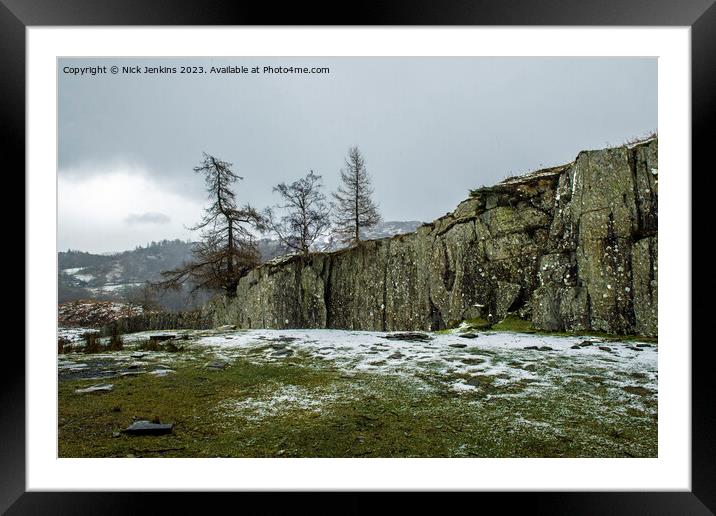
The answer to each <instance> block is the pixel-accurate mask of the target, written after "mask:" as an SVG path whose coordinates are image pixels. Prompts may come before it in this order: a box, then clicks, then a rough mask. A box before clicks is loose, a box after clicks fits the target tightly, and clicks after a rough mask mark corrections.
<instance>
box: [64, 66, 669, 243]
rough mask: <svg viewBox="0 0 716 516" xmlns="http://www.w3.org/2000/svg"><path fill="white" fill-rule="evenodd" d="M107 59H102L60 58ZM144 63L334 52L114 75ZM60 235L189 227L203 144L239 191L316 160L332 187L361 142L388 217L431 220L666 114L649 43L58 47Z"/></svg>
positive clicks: (265, 197)
mask: <svg viewBox="0 0 716 516" xmlns="http://www.w3.org/2000/svg"><path fill="white" fill-rule="evenodd" d="M97 65H101V66H107V71H108V73H106V74H97V75H94V76H92V75H83V76H80V75H72V74H69V73H64V72H63V69H64V68H65V67H67V66H71V67H87V66H97ZM113 65H116V66H119V67H120V68H121V67H122V66H130V65H135V66H136V65H139V66H141V67H144V66H173V67H176V68H177V69H178V70H177V71H179V67H181V66H187V65H193V66H204V68H205V70H206V71H207V72H208V69H209V67H211V66H217V67H219V66H228V65H231V66H237V65H239V66H240V65H244V66H246V67H248V68H251V67H253V66H259V67H261V68H263V66H279V65H280V66H291V65H293V66H306V67H316V66H319V67H329V68H330V73H328V74H305V75H296V74H269V73H257V74H251V73H249V74H235V73H234V74H212V73H203V74H179V73H177V74H144V73H143V74H122V73H118V74H111V73H109V70H110V67H111V66H113ZM58 66H59V70H58V80H59V114H58V115H59V156H58V219H59V220H58V226H59V228H58V229H59V233H58V247H59V250H66V249H68V248H71V249H80V250H84V251H91V252H111V251H121V250H125V249H132V248H134V247H135V246H137V245H145V244H146V243H148V242H149V241H151V240H161V239H164V238H168V239H173V238H182V239H187V238H195V237H196V235H192V234H191V233H190V232H189V231H187V230H186V229H185V226H191V225H193V224H194V223H196V222H197V221H198V220H200V218H201V216H202V213H203V212H202V210H203V206H204V205H205V204H206V202H207V201H206V192H205V190H204V182H203V179H202V177H200V176H198V175H196V174H194V172H193V171H192V168H193V167H194V166H196V165H197V164H198V163H199V162H200V160H201V157H202V154H201V153H202V151H204V152H207V153H210V154H213V155H215V156H217V157H219V158H221V159H224V160H226V161H230V162H233V163H234V170H235V171H236V172H237V173H238V174H239V175H241V176H243V177H244V180H243V181H241V182H240V184H239V185H238V186H237V188H236V190H237V194H238V199H239V201H240V202H245V201H248V202H250V203H251V204H252V205H254V206H255V207H257V208H263V207H265V206H268V205H271V204H274V203H275V202H277V200H278V199H277V198H276V195H275V194H272V187H273V186H275V185H276V184H277V183H279V182H282V181H286V182H289V181H293V180H295V179H297V178H299V177H301V176H304V175H305V174H307V173H308V171H309V170H314V171H315V172H316V173H318V174H321V175H322V176H323V179H324V183H325V187H326V193H328V192H329V191H331V190H334V189H335V188H336V187H337V185H338V179H339V171H340V169H341V167H342V166H343V159H344V157H345V155H346V153H347V151H348V148H349V147H350V146H352V145H358V146H359V148H360V149H361V151H362V152H363V155H364V157H365V160H366V165H367V169H368V172H369V174H370V175H371V177H372V180H373V185H374V187H375V198H376V200H377V202H378V203H379V205H380V209H381V212H382V215H383V217H384V219H385V220H422V221H431V220H433V219H435V218H437V217H439V216H441V215H443V214H445V213H446V212H448V211H451V210H452V209H453V208H454V207H455V206H456V205H457V203H459V202H460V201H461V200H463V199H464V198H466V197H467V195H468V190H469V189H471V188H475V187H478V186H482V185H490V184H493V183H495V182H497V181H499V180H501V179H504V178H505V177H507V176H509V175H514V174H520V173H525V172H528V171H530V170H535V169H537V168H541V167H547V166H552V165H558V164H561V163H565V162H569V161H571V160H573V159H574V158H575V156H576V155H577V153H578V152H579V151H580V150H583V149H595V148H601V147H604V146H606V145H608V144H612V145H616V144H620V143H622V142H623V141H624V140H626V139H628V138H630V137H634V136H640V135H643V134H645V133H647V132H649V131H652V130H655V129H657V61H656V59H655V58H206V59H196V58H192V59H161V58H157V59H101V60H98V59H60V60H59V62H58Z"/></svg>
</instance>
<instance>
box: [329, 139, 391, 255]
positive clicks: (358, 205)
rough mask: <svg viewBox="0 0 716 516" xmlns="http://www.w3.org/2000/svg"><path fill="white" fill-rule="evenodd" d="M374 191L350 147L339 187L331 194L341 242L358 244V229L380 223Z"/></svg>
mask: <svg viewBox="0 0 716 516" xmlns="http://www.w3.org/2000/svg"><path fill="white" fill-rule="evenodd" d="M372 195H373V188H372V187H371V184H370V176H368V171H367V170H366V168H365V160H364V159H363V156H362V154H361V152H360V150H359V149H358V147H351V148H350V149H349V150H348V157H347V158H346V168H345V169H341V185H340V186H339V187H338V191H337V192H335V193H333V198H334V202H333V211H334V224H335V230H336V233H337V234H338V236H339V237H340V239H341V241H342V242H343V243H349V244H354V245H357V244H359V243H360V230H361V229H362V228H369V227H372V226H375V225H376V224H377V223H378V222H380V213H378V206H377V205H376V204H375V202H373V199H372V198H371V196H372Z"/></svg>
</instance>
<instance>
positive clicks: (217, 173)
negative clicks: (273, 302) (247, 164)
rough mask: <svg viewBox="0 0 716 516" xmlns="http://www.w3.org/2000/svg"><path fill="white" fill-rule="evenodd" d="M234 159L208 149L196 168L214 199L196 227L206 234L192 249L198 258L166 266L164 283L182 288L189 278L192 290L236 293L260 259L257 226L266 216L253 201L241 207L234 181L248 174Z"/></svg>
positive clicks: (195, 229)
mask: <svg viewBox="0 0 716 516" xmlns="http://www.w3.org/2000/svg"><path fill="white" fill-rule="evenodd" d="M232 166H233V164H232V163H228V162H226V161H222V160H220V159H218V158H216V157H214V156H211V155H209V154H206V153H203V160H202V163H201V164H200V165H199V166H197V167H194V172H195V173H197V174H203V175H204V179H205V182H206V190H207V192H208V193H209V199H210V200H211V201H212V202H211V204H210V205H209V206H208V207H207V208H206V210H205V213H204V217H203V218H202V220H201V222H199V223H198V224H197V225H196V226H194V227H191V228H189V229H191V230H192V231H197V230H200V231H201V240H200V241H199V242H197V243H196V244H195V245H194V248H193V249H192V260H190V261H189V262H186V263H184V264H182V265H181V266H179V267H177V268H175V269H172V270H168V271H163V272H162V273H161V274H162V277H163V278H164V279H163V281H161V282H159V283H157V285H158V286H159V287H163V288H173V289H179V288H181V286H182V285H183V284H185V283H188V284H189V285H190V286H191V291H192V292H195V291H197V290H199V289H209V290H214V291H223V292H224V294H226V295H227V296H228V297H234V296H235V295H236V287H237V285H238V283H239V279H240V278H241V277H242V276H244V275H245V274H246V273H247V272H248V271H249V270H250V269H251V268H253V267H255V266H256V265H258V263H259V261H260V255H259V251H258V247H257V245H256V242H255V238H254V235H253V234H252V232H251V228H254V229H257V230H264V229H265V226H264V221H263V217H261V215H260V214H259V213H258V212H257V211H256V210H255V209H254V208H252V207H251V206H250V205H249V204H245V205H243V206H242V207H240V208H239V207H237V204H236V195H235V193H234V191H233V189H232V187H233V184H234V183H235V182H236V181H237V180H242V179H243V177H241V176H238V175H237V174H235V173H234V172H233V171H232V170H231V167H232Z"/></svg>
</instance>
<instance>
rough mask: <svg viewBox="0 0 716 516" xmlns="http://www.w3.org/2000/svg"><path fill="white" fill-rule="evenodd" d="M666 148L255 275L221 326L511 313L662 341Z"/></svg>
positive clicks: (645, 149) (525, 181) (500, 194)
mask: <svg viewBox="0 0 716 516" xmlns="http://www.w3.org/2000/svg"><path fill="white" fill-rule="evenodd" d="M657 153H658V140H657V139H652V140H649V141H646V142H643V143H640V144H637V145H634V146H624V147H618V148H610V149H603V150H597V151H584V152H581V153H580V154H579V155H578V156H577V158H576V159H575V161H574V162H572V163H568V164H566V165H563V166H560V167H554V168H549V169H545V170H540V171H537V172H534V173H532V174H529V175H526V176H520V177H514V178H509V179H506V180H504V181H502V182H501V183H498V184H497V185H495V186H492V187H486V188H480V189H478V190H474V191H472V192H471V196H470V198H468V199H467V200H465V201H463V202H462V203H460V204H459V205H458V207H457V208H456V209H455V210H454V211H453V212H452V213H449V214H447V215H445V216H444V217H441V218H439V219H437V220H435V221H434V222H432V223H430V224H425V225H423V226H420V227H419V228H418V229H417V230H416V231H415V232H414V233H409V234H403V235H398V236H395V237H392V238H385V239H381V240H372V241H366V242H363V243H362V244H361V245H360V246H358V247H354V248H349V249H343V250H340V251H336V252H332V253H315V254H312V255H310V256H308V257H298V256H289V257H284V258H280V259H276V260H273V261H271V262H268V263H266V264H263V265H261V266H260V267H257V268H256V269H254V270H252V271H251V272H250V273H249V274H248V275H247V276H245V277H244V278H242V279H241V281H240V282H239V286H238V288H237V296H236V298H235V300H233V301H227V300H223V301H218V302H216V303H215V304H214V305H213V307H212V310H213V317H214V323H215V324H216V325H219V324H235V325H236V326H237V327H240V328H278V329H283V328H338V329H349V330H350V329H353V330H374V331H430V330H440V329H444V328H448V327H453V326H455V325H457V324H458V323H459V322H460V321H463V320H471V319H472V320H480V321H485V322H486V324H494V323H496V322H499V321H500V320H502V319H503V318H504V317H505V316H506V315H508V314H513V315H517V316H519V317H521V318H523V319H528V320H531V322H532V324H533V325H534V326H535V327H536V328H540V329H545V330H555V331H580V330H593V331H601V332H606V333H610V334H626V333H629V334H639V335H645V336H656V335H657V306H658V305H657V298H658V296H657V247H658V234H657V228H658V210H657V207H658V159H657Z"/></svg>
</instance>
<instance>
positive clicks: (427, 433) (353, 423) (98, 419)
mask: <svg viewBox="0 0 716 516" xmlns="http://www.w3.org/2000/svg"><path fill="white" fill-rule="evenodd" d="M177 355H181V356H182V359H181V360H178V361H176V362H175V363H172V364H171V365H170V367H171V368H172V369H174V370H175V371H176V372H175V373H174V374H169V375H167V376H164V377H155V376H153V375H150V374H141V375H138V376H134V377H120V378H112V379H109V380H106V383H112V384H114V390H113V391H111V392H105V393H91V394H76V393H75V389H78V388H82V387H86V386H88V385H92V384H96V383H98V382H97V381H96V380H89V379H69V380H64V381H61V382H60V383H59V455H60V456H61V457H127V456H133V457H634V456H638V457H645V456H650V457H653V456H656V455H657V433H656V428H657V425H656V416H655V415H654V414H655V412H656V410H655V409H656V407H655V404H656V398H655V397H654V398H653V402H652V401H648V402H647V408H649V412H648V413H647V412H644V411H642V410H640V409H638V408H635V407H634V406H630V405H625V404H624V403H622V401H623V399H622V398H621V397H619V396H614V395H613V394H612V393H613V391H612V390H609V389H607V388H606V387H605V386H604V384H603V381H602V378H601V377H599V376H598V375H597V376H595V375H593V374H592V372H590V371H588V370H585V371H583V372H582V373H583V374H581V375H577V376H574V375H572V376H570V377H566V378H565V380H564V382H563V383H562V384H561V385H559V386H558V388H550V389H538V390H534V392H533V393H531V392H530V384H529V382H528V381H527V380H524V381H520V382H517V383H510V384H508V385H504V386H501V385H500V384H499V382H498V381H496V380H497V379H496V378H495V377H493V376H485V377H473V379H472V381H474V382H477V383H479V387H478V388H477V389H474V390H473V391H470V392H460V393H458V392H454V391H452V390H450V389H448V388H445V383H444V378H439V377H438V375H437V374H435V375H432V374H431V373H429V372H428V373H423V374H422V377H420V378H413V379H411V378H405V377H400V376H394V375H386V374H370V373H360V374H354V373H349V374H347V373H346V372H345V371H343V370H340V369H338V368H336V367H334V366H333V365H332V364H331V363H330V362H322V361H320V360H316V359H315V358H311V357H306V356H303V355H301V354H300V353H298V354H296V355H295V356H293V357H289V358H286V359H284V360H280V361H275V362H268V363H267V362H260V361H259V362H257V361H254V360H252V359H251V356H246V357H244V358H240V359H237V360H235V361H234V362H233V363H232V364H231V365H230V366H229V367H227V368H226V369H223V370H218V371H213V370H209V369H206V368H204V367H203V365H204V364H205V363H206V362H207V357H206V356H205V355H203V354H202V353H201V352H198V351H187V352H184V353H179V354H177ZM72 358H74V357H72ZM81 359H82V360H83V361H85V362H86V361H87V359H86V357H81ZM552 360H558V358H555V359H552ZM629 394H630V395H632V396H640V394H639V393H638V392H633V393H629ZM645 399H646V398H645ZM651 403H653V407H652V406H651V405H649V404H651ZM652 408H653V410H651V409H652ZM135 419H147V420H155V421H161V422H171V423H174V425H175V426H174V431H173V433H172V434H169V435H165V436H151V437H150V436H129V435H126V434H123V433H119V432H120V430H121V429H123V428H126V427H127V426H128V425H129V424H131V422H132V421H133V420H135Z"/></svg>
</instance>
